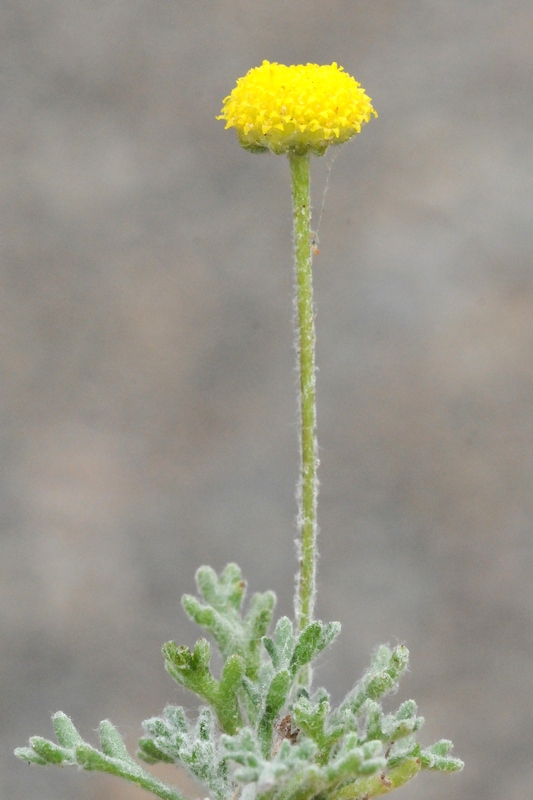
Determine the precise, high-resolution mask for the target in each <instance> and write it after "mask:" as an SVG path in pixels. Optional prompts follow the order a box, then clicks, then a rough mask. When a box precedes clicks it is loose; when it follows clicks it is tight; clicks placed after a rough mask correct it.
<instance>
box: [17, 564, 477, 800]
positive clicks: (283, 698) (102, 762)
mask: <svg viewBox="0 0 533 800" xmlns="http://www.w3.org/2000/svg"><path fill="white" fill-rule="evenodd" d="M196 582H197V586H198V592H199V594H200V596H201V600H198V599H197V598H195V597H192V596H190V595H185V596H184V597H183V599H182V603H183V607H184V609H185V611H186V612H187V614H188V615H189V616H190V617H191V619H193V620H194V621H196V622H197V623H198V624H199V625H200V626H201V627H202V628H204V630H205V631H207V633H209V634H210V636H211V637H212V638H213V640H214V642H215V643H216V645H217V647H218V649H219V651H220V653H221V655H222V659H223V667H222V671H221V673H220V675H219V676H218V677H215V676H214V675H213V674H212V672H211V668H210V661H211V647H210V645H209V642H208V641H207V640H206V639H203V638H202V639H199V640H198V641H197V642H196V645H195V646H194V648H193V649H192V650H189V648H187V647H185V646H181V647H179V646H177V645H176V644H175V643H174V642H168V643H167V644H166V645H165V646H164V647H163V654H164V657H165V666H166V669H167V670H168V672H169V674H170V675H171V676H172V677H173V678H174V679H175V680H176V681H177V682H178V683H179V684H180V685H182V686H184V687H185V688H187V689H190V690H192V691H193V692H194V693H195V694H196V695H197V696H199V697H200V698H201V699H202V700H203V701H204V702H205V705H203V706H202V707H201V708H200V711H199V715H198V719H197V721H196V722H195V723H191V722H190V721H189V719H188V717H187V715H186V712H185V710H184V709H183V708H182V707H181V706H167V707H166V708H165V710H164V712H163V714H162V715H161V716H160V717H153V718H152V719H149V720H146V721H145V722H144V723H143V727H144V730H145V734H146V735H145V736H143V737H142V738H141V739H140V741H139V752H138V755H139V757H140V758H141V759H143V760H144V761H145V762H146V763H148V764H154V763H156V762H158V761H162V762H166V763H173V764H176V765H177V766H179V767H184V768H185V769H186V770H188V771H189V772H190V773H191V774H192V775H193V776H194V778H196V780H197V781H199V782H200V783H201V784H202V785H203V786H204V787H205V792H206V795H209V797H210V798H213V800H231V799H232V798H234V797H235V798H236V797H237V796H240V797H241V798H242V800H310V798H313V797H317V798H318V797H320V800H356V799H357V798H361V800H363V798H364V799H365V800H370V798H372V797H378V796H380V795H383V794H388V793H389V792H391V791H392V790H394V789H397V788H399V787H400V786H403V785H404V784H405V783H407V782H408V781H410V780H411V779H412V778H414V777H415V776H416V775H417V774H418V772H420V770H433V771H440V772H455V771H457V770H460V769H462V767H463V763H462V761H460V760H459V759H457V758H453V757H451V756H450V755H449V752H450V750H451V748H452V743H451V742H450V741H448V740H446V739H443V740H441V741H439V742H437V743H436V744H433V745H431V746H430V747H426V748H422V747H421V746H420V744H418V742H417V739H416V733H417V732H418V730H419V729H420V728H421V726H422V724H423V722H424V720H423V718H422V717H419V716H417V706H416V703H415V702H414V701H413V700H407V701H406V702H404V703H402V704H401V705H400V706H399V708H398V709H397V710H396V711H394V712H392V713H385V711H384V710H383V708H382V701H383V699H384V698H385V697H386V696H387V695H389V694H391V693H392V692H394V691H395V690H396V688H397V686H398V682H399V680H400V678H401V676H402V674H403V673H404V672H405V670H406V669H407V665H408V658H409V654H408V651H407V648H406V647H405V646H404V645H398V646H396V647H394V648H392V649H391V648H389V647H387V646H385V645H383V646H381V647H379V648H378V650H377V651H376V653H375V654H374V657H373V659H372V662H371V665H370V667H369V669H368V670H367V672H366V673H365V674H364V675H363V677H362V678H361V679H360V680H359V681H358V682H357V683H356V685H355V686H354V688H353V689H352V691H351V692H349V694H348V695H347V696H346V697H345V699H344V700H343V701H342V703H341V704H340V705H339V706H338V707H337V708H331V704H330V697H329V694H328V692H327V691H326V690H325V689H323V688H318V689H315V690H308V689H307V688H305V687H302V686H301V685H300V683H299V681H298V674H299V672H300V671H301V669H302V667H306V666H308V667H309V668H311V666H312V664H313V663H314V661H315V660H316V658H317V657H318V656H319V655H320V653H321V652H322V651H323V650H324V649H325V648H326V647H328V646H329V645H330V644H331V642H332V641H333V640H334V639H335V638H336V637H337V635H338V634H339V632H340V624H339V623H338V622H331V623H327V624H324V623H322V622H319V621H315V622H311V623H310V624H309V625H307V626H306V627H305V628H304V629H303V630H301V631H299V632H297V631H295V630H294V628H293V624H292V622H291V621H290V620H289V619H288V618H287V617H281V619H279V620H278V621H277V623H276V625H275V628H274V631H273V633H272V635H271V636H269V635H267V633H268V629H269V628H270V625H271V622H272V616H273V611H274V605H275V596H274V594H273V593H272V592H265V593H264V594H259V593H258V594H254V595H253V596H252V598H251V601H250V603H249V604H248V608H247V611H246V613H243V604H244V598H245V589H246V584H245V582H244V580H243V578H242V574H241V571H240V569H239V567H237V565H236V564H228V566H227V567H226V568H225V569H224V571H223V572H222V573H221V575H220V576H217V575H216V573H215V572H214V571H213V570H212V569H211V568H210V567H201V568H200V569H199V570H198V572H197V575H196ZM52 719H53V724H54V728H55V733H56V736H57V741H58V744H55V743H53V742H51V741H49V740H47V739H43V738H41V737H37V736H36V737H33V738H32V739H30V742H29V747H21V748H18V749H17V750H16V751H15V753H16V755H17V756H18V757H19V758H22V759H24V760H26V761H29V762H31V763H34V764H39V765H43V766H44V765H48V764H57V765H76V766H78V767H82V768H83V769H86V770H90V771H99V772H108V773H111V774H113V775H117V776H118V777H121V778H124V779H125V780H128V781H131V782H133V783H135V784H137V785H138V786H141V787H142V788H144V789H146V790H147V791H149V792H151V793H152V794H153V795H155V796H156V797H160V798H163V800H184V798H183V795H182V794H181V793H180V792H179V791H178V790H177V789H174V788H172V787H170V786H167V785H165V784H163V783H162V782H161V781H159V780H158V779H156V778H155V777H154V776H153V775H151V774H150V773H149V772H148V771H147V770H145V769H143V768H142V767H141V766H140V765H139V764H138V763H137V762H136V761H134V759H133V758H132V757H131V756H130V755H129V754H128V752H127V750H126V747H125V745H124V742H123V740H122V738H121V736H120V734H119V733H118V731H117V730H116V728H115V727H114V726H113V725H112V724H111V723H110V722H109V721H107V720H106V721H104V722H102V723H101V725H100V747H101V750H97V749H96V748H94V747H93V746H91V745H89V744H87V743H86V742H85V741H84V740H83V739H82V737H81V736H80V734H79V733H78V731H77V729H76V728H75V727H74V725H73V723H72V721H71V720H70V719H69V717H67V716H66V715H65V714H63V713H62V712H58V713H57V714H54V716H53V718H52Z"/></svg>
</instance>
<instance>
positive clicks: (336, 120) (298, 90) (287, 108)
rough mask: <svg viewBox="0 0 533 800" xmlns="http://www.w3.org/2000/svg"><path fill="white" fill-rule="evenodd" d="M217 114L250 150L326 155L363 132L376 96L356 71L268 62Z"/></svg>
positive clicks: (252, 72) (249, 76)
mask: <svg viewBox="0 0 533 800" xmlns="http://www.w3.org/2000/svg"><path fill="white" fill-rule="evenodd" d="M223 102H224V105H223V107H222V110H221V112H220V116H218V117H217V119H223V120H225V121H226V128H235V130H236V132H237V136H238V138H239V142H240V143H241V145H242V146H243V147H244V148H245V149H246V150H251V151H252V152H256V153H258V152H264V151H266V150H271V151H272V152H273V153H276V154H277V155H281V154H282V153H287V152H288V151H294V152H296V153H306V152H308V151H311V152H313V153H316V154H317V155H323V154H324V153H325V152H326V150H327V148H328V147H329V145H330V144H342V143H343V142H347V141H348V139H351V138H352V136H355V134H356V133H359V131H360V130H361V126H362V125H363V124H364V123H365V122H368V121H369V120H370V118H371V116H372V115H374V116H376V117H377V114H376V112H375V111H374V109H373V107H372V102H371V99H370V97H368V95H367V94H366V93H365V91H364V89H362V88H361V86H360V84H359V83H357V81H356V80H354V79H353V78H352V77H351V75H348V73H346V72H344V70H343V68H342V67H339V66H337V64H336V63H335V62H333V64H331V65H328V64H326V65H324V66H319V65H318V64H305V65H303V64H298V65H295V66H290V67H287V66H285V65H284V64H276V63H272V64H271V63H270V62H269V61H263V63H262V64H261V66H260V67H254V69H251V70H250V71H249V72H248V73H247V74H246V75H245V76H244V78H239V79H238V81H237V85H236V87H235V88H234V90H233V91H232V93H231V94H230V95H228V97H225V98H224V101H223Z"/></svg>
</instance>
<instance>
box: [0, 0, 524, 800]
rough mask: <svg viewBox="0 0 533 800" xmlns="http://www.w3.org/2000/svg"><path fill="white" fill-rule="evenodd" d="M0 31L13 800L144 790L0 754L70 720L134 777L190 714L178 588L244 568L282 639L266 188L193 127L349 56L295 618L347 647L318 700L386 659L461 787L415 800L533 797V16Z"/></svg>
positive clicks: (317, 197)
mask: <svg viewBox="0 0 533 800" xmlns="http://www.w3.org/2000/svg"><path fill="white" fill-rule="evenodd" d="M0 17H1V19H0V63H1V100H0V102H1V114H0V130H1V138H2V145H1V151H0V170H1V180H0V198H1V205H2V213H1V221H0V225H1V229H0V239H1V264H2V279H1V293H2V294H1V303H2V309H1V316H0V321H1V334H2V346H1V351H0V352H1V359H2V379H1V387H2V389H1V391H2V400H1V423H2V428H1V434H2V437H1V446H2V459H1V464H2V484H1V493H2V494H1V522H2V526H1V547H2V552H1V584H0V593H1V602H2V612H1V619H0V637H1V660H0V681H1V690H0V726H1V742H0V745H1V747H0V752H1V755H0V796H2V797H5V798H10V800H57V798H77V800H111V799H112V798H113V800H140V798H141V797H143V796H145V795H144V794H143V793H142V792H141V791H140V790H137V789H135V788H132V787H130V786H127V785H125V784H124V785H122V784H121V783H120V782H119V781H118V780H117V779H115V778H111V777H106V776H99V775H91V774H87V773H83V774H77V773H76V772H75V771H74V770H73V771H69V770H64V771H61V770H55V769H53V768H52V769H47V770H44V769H40V768H37V767H29V766H27V765H25V764H24V763H22V762H19V761H17V760H16V759H15V758H14V757H13V756H12V755H11V753H12V750H13V748H14V747H15V746H17V745H22V744H24V743H25V742H26V741H27V739H28V737H29V736H30V735H32V734H37V733H39V734H41V735H45V736H50V735H51V725H50V714H51V713H52V712H54V711H55V710H57V709H62V710H63V711H65V712H67V713H68V714H70V715H72V716H73V717H74V719H75V721H76V723H77V724H78V725H79V727H80V729H81V731H82V733H83V734H84V735H85V736H86V737H87V738H88V739H89V740H90V741H93V742H94V741H95V733H94V730H95V728H96V727H97V724H98V722H99V721H100V720H101V719H103V718H105V717H110V718H111V719H112V720H113V721H114V722H115V723H116V724H117V725H118V726H119V728H120V730H121V731H122V732H123V733H124V735H125V736H126V738H127V740H128V743H129V744H130V746H131V747H134V746H135V741H136V738H137V737H138V735H139V733H140V722H141V720H143V719H146V718H147V717H149V716H152V715H154V714H156V713H159V711H160V710H161V709H162V708H163V706H164V704H165V703H166V702H175V703H187V704H189V707H190V708H191V709H193V708H194V700H191V699H190V698H189V697H188V696H187V695H185V694H184V693H182V692H181V690H180V689H179V688H178V687H177V686H175V684H173V682H172V681H171V679H170V678H169V677H168V675H166V673H165V672H164V669H163V663H162V658H161V655H160V647H161V644H162V643H163V642H164V641H166V640H168V639H171V638H172V639H175V640H177V641H178V642H180V643H185V644H188V645H192V643H193V642H194V640H195V637H196V635H197V631H196V630H195V629H194V627H193V626H192V625H190V624H189V623H188V622H187V620H186V619H185V617H184V613H183V612H182V611H181V608H180V604H179V600H180V596H181V594H182V593H183V592H185V591H187V592H191V591H193V590H194V581H193V575H194V571H195V569H196V567H197V566H198V565H199V564H202V563H205V562H208V563H210V564H211V565H212V566H213V567H215V568H216V569H217V570H218V569H221V568H222V567H223V566H224V565H225V564H226V563H227V562H228V561H233V560H235V561H238V562H239V563H240V565H241V566H242V568H243V570H244V571H245V574H246V576H247V578H248V580H249V585H250V589H252V590H261V591H262V590H265V589H267V588H270V587H271V588H273V589H275V591H276V592H277V594H278V598H279V605H278V610H279V613H280V614H281V613H291V607H292V595H293V583H294V572H295V559H294V545H293V541H294V538H295V527H294V517H295V502H294V482H295V478H296V471H297V429H296V425H295V419H296V412H295V399H294V384H295V374H294V353H293V346H292V331H291V324H290V318H291V286H292V274H291V273H292V264H291V212H290V198H289V176H288V165H287V162H286V159H284V158H280V157H275V156H253V155H250V154H248V153H246V152H244V151H242V150H241V149H240V148H239V146H238V144H237V141H236V137H235V135H234V133H233V131H227V132H225V131H224V125H223V123H222V122H216V121H215V119H214V118H215V115H216V114H217V113H218V112H219V109H220V106H221V101H222V98H223V97H224V96H225V95H226V94H228V93H229V92H230V91H231V89H232V88H233V86H234V83H235V80H236V78H237V77H239V76H241V75H243V74H244V73H245V72H246V71H247V70H248V69H249V68H251V67H252V66H256V65H258V64H260V63H261V61H262V60H263V59H264V58H267V59H269V60H271V61H280V62H283V63H301V62H304V63H305V62H307V61H313V62H318V63H331V62H332V61H334V60H335V61H337V62H339V63H340V64H342V65H343V66H344V67H345V68H346V70H347V71H348V72H350V73H351V74H353V75H354V76H355V77H356V78H357V80H359V81H360V82H361V83H362V85H363V86H364V87H365V89H366V90H367V91H368V93H369V94H370V96H371V97H372V98H373V101H374V104H375V106H376V108H377V110H378V111H379V115H380V116H379V119H377V120H373V121H372V122H371V123H369V124H368V126H366V127H365V128H364V130H363V132H362V133H361V135H360V136H358V137H356V139H355V140H354V141H353V142H351V143H350V144H348V145H346V146H345V147H344V148H342V149H341V150H340V152H339V153H338V156H337V158H336V160H335V163H334V166H333V171H332V175H331V180H330V187H329V191H328V195H327V202H326V208H325V211H324V215H323V219H322V224H321V229H320V249H321V253H320V255H319V256H318V257H317V259H316V262H315V263H316V271H315V276H316V277H315V290H316V303H317V308H318V314H317V326H318V364H319V368H320V372H319V376H318V377H319V388H318V398H319V440H320V446H321V462H322V464H321V497H320V501H321V510H320V522H321V530H322V533H321V539H320V546H321V560H320V572H319V584H320V586H319V600H318V616H319V617H320V618H322V619H325V620H330V619H338V620H340V621H341V622H342V624H343V634H342V636H341V638H340V640H339V641H338V643H337V644H336V645H335V647H334V648H333V649H332V650H331V651H330V652H329V653H328V654H327V655H326V656H325V657H324V658H323V660H322V664H321V669H320V671H319V674H318V676H317V677H318V680H320V681H321V682H324V683H325V684H326V685H327V686H329V688H330V689H331V691H332V693H333V696H334V698H335V699H336V700H340V699H341V698H342V696H343V694H344V693H345V692H346V691H348V689H349V688H350V687H351V686H352V684H353V683H354V681H355V679H356V678H357V677H359V675H360V673H361V671H362V670H363V669H364V668H365V666H366V665H367V663H368V660H369V657H370V654H371V652H372V650H373V648H374V647H375V646H376V645H378V644H379V643H382V642H391V643H395V642H397V641H402V642H406V643H407V644H408V646H409V648H410V650H411V653H412V671H411V673H410V674H409V676H408V677H407V678H406V679H405V680H404V682H403V684H402V688H401V693H400V695H399V696H398V698H396V700H394V701H393V702H396V701H398V702H399V701H400V700H403V699H405V698H407V697H410V696H412V697H414V698H415V699H416V700H417V701H418V702H419V706H420V711H421V713H422V714H424V715H425V716H426V719H427V725H426V728H425V729H424V730H423V731H422V734H421V738H422V741H423V742H424V743H425V744H429V743H431V742H432V741H434V740H435V739H437V738H440V737H442V736H444V737H449V738H451V739H453V740H454V742H455V752H456V753H457V755H459V756H461V757H463V758H464V759H465V760H466V762H467V769H466V770H465V772H464V773H463V774H462V775H460V776H452V777H447V776H441V775H436V776H433V775H428V774H425V775H422V776H420V777H419V778H417V780H416V781H415V782H414V783H412V784H410V786H409V787H408V788H406V789H403V790H402V796H403V797H406V798H407V797H410V798H412V800H423V799H425V798H427V797H428V796H430V797H431V798H432V799H433V800H444V798H446V800H455V798H457V799H458V798H465V797H468V798H469V800H481V799H483V800H500V799H501V798H502V797H505V798H506V800H519V799H520V800H522V799H523V798H525V797H528V796H529V795H530V792H531V789H530V787H531V783H532V781H533V763H532V759H531V752H532V747H533V541H532V527H533V492H532V482H533V427H532V423H533V313H532V312H533V264H532V261H531V251H532V245H533V234H532V229H533V226H532V211H533V199H532V197H533V179H532V163H533V135H532V129H533V99H532V84H533V6H532V4H531V0H505V2H504V0H461V1H460V0H447V1H446V2H437V0H327V2H325V0H307V1H304V0H293V2H280V0H270V2H267V3H265V2H260V1H259V0H247V2H244V0H219V1H218V2H217V0H195V2H185V0H172V1H171V0H151V2H150V1H149V0H116V1H115V2H113V0H107V2H101V1H100V0H27V2H22V1H21V0H3V2H2V6H1V10H0ZM326 168H327V157H326V158H325V159H315V161H314V171H313V180H314V205H315V208H319V207H320V204H321V200H322V189H323V186H324V180H325V174H326ZM163 772H164V771H163ZM159 774H163V773H162V771H161V770H160V771H159ZM165 775H166V777H167V779H169V780H174V775H173V773H168V771H167V772H166V773H165ZM180 780H181V779H180ZM191 792H192V794H193V796H194V795H195V794H196V796H197V790H196V789H195V788H194V787H192V788H191Z"/></svg>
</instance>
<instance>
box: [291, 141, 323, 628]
mask: <svg viewBox="0 0 533 800" xmlns="http://www.w3.org/2000/svg"><path fill="white" fill-rule="evenodd" d="M289 163H290V168H291V178H292V204H293V220H294V256H295V267H296V303H295V306H296V316H297V320H296V325H297V331H296V333H297V351H298V362H299V372H300V478H299V482H298V493H297V499H298V530H299V534H300V570H299V574H298V587H297V595H296V618H297V620H298V625H299V628H300V630H303V629H304V628H305V627H306V625H309V623H310V622H312V620H313V607H314V602H315V591H316V588H315V587H316V562H317V552H316V537H317V514H316V505H317V494H318V479H317V466H318V458H317V441H316V403H315V320H314V309H313V285H312V270H311V235H310V220H311V206H310V191H309V186H310V179H309V166H310V154H309V153H305V154H304V155H297V154H296V153H289Z"/></svg>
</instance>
